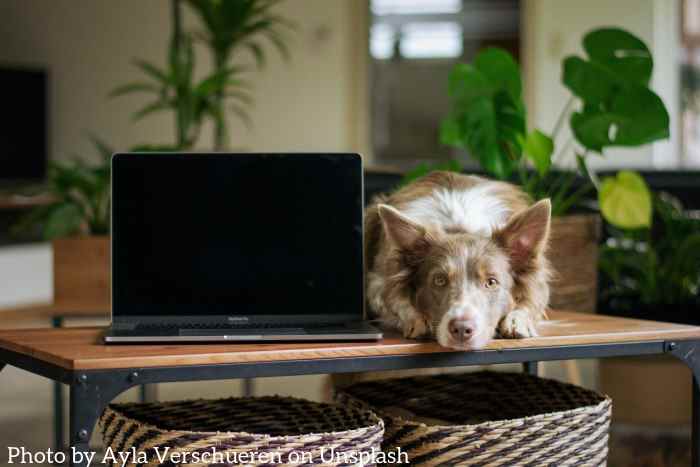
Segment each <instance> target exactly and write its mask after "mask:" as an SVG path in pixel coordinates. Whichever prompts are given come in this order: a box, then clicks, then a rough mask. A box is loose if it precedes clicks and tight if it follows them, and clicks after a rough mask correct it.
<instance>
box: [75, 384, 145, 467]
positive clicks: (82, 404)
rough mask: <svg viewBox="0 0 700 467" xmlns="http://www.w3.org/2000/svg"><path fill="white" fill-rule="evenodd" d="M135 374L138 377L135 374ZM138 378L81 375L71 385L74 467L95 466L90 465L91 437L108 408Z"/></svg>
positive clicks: (92, 463)
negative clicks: (124, 378) (123, 379)
mask: <svg viewBox="0 0 700 467" xmlns="http://www.w3.org/2000/svg"><path fill="white" fill-rule="evenodd" d="M133 375H136V376H137V375H138V373H137V372H134V373H133ZM134 381H135V377H130V379H128V380H127V381H121V379H120V378H119V375H117V374H114V373H110V372H85V373H77V374H76V375H75V379H74V380H73V382H72V383H71V385H70V421H69V423H70V447H71V448H73V449H72V453H76V454H74V457H73V459H72V460H73V461H75V462H71V466H74V467H83V466H87V465H88V464H90V465H95V464H96V462H95V461H94V460H93V462H90V457H89V456H93V455H94V454H93V452H91V451H90V437H91V436H92V432H93V430H94V429H95V425H96V424H97V420H98V419H99V418H100V416H101V415H102V412H103V411H104V409H105V408H106V407H107V405H108V404H109V403H110V402H111V401H112V400H113V399H114V398H115V397H117V396H118V395H119V394H120V393H122V392H123V391H125V390H127V389H128V388H129V387H131V386H133V382H134Z"/></svg>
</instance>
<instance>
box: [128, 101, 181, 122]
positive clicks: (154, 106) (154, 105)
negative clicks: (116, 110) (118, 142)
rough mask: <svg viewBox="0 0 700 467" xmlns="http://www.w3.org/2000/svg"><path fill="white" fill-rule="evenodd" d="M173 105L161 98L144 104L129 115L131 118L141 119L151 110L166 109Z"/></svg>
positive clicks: (151, 111)
mask: <svg viewBox="0 0 700 467" xmlns="http://www.w3.org/2000/svg"><path fill="white" fill-rule="evenodd" d="M172 108H173V105H172V103H170V102H167V101H163V100H158V101H155V102H151V103H150V104H148V105H146V106H145V107H143V108H142V109H141V110H139V111H137V112H136V113H134V114H133V115H132V116H131V119H132V120H134V121H136V120H141V119H142V118H143V117H145V116H146V115H148V114H151V113H153V112H159V111H162V110H167V109H172Z"/></svg>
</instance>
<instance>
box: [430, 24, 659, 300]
mask: <svg viewBox="0 0 700 467" xmlns="http://www.w3.org/2000/svg"><path fill="white" fill-rule="evenodd" d="M583 49H584V50H585V52H586V54H587V56H586V57H585V58H584V57H579V56H569V57H566V58H565V59H564V61H563V64H562V82H563V84H564V86H566V88H567V89H568V90H569V91H571V97H570V98H569V100H568V101H567V102H566V103H565V105H564V106H563V109H562V111H561V114H560V116H559V118H558V119H557V121H556V124H555V125H554V128H553V129H552V131H551V132H545V131H542V130H540V129H536V128H535V129H531V130H528V125H527V112H526V109H525V105H524V103H523V99H522V84H521V74H520V69H519V67H518V65H517V63H516V62H515V61H514V60H513V58H512V57H511V55H510V54H509V53H508V52H506V51H504V50H501V49H498V48H489V49H486V50H484V51H482V52H480V53H479V54H478V55H477V56H476V58H475V59H474V62H473V63H472V64H458V65H456V66H455V68H454V69H453V70H452V72H451V74H450V77H449V83H448V92H449V96H450V98H451V101H452V110H451V113H450V114H449V115H448V116H447V117H446V118H445V119H444V121H443V122H442V127H441V141H442V143H444V144H447V145H450V146H453V147H456V148H459V149H461V150H466V151H467V152H468V154H469V155H470V156H471V157H473V158H475V159H476V160H477V161H478V162H479V163H480V165H481V166H482V167H483V168H484V170H485V171H486V172H487V173H488V174H490V175H491V176H493V177H495V178H497V179H502V180H514V181H517V182H518V183H520V185H521V186H522V187H523V189H524V190H525V191H526V192H527V193H528V194H529V195H530V196H531V197H532V198H533V200H539V199H542V198H545V197H547V198H551V200H552V213H553V215H554V219H553V224H552V236H551V244H550V255H549V256H550V259H551V261H552V263H553V266H554V268H555V271H556V272H557V274H556V279H555V280H556V282H555V286H554V287H553V288H552V292H553V293H552V299H551V303H550V304H551V306H552V307H556V308H567V309H573V310H580V311H593V310H594V309H595V305H596V298H595V297H596V290H597V260H598V254H597V243H598V231H599V229H600V224H599V223H600V221H599V219H598V216H597V215H596V214H584V213H580V212H577V211H576V209H577V208H578V207H580V206H581V202H582V201H583V200H584V199H585V197H586V196H588V195H589V194H590V193H591V192H592V191H594V190H597V192H598V205H599V208H600V212H601V213H602V214H603V217H604V218H605V219H606V220H607V221H608V222H610V223H612V224H613V225H617V226H620V227H645V226H647V225H648V224H649V221H650V218H651V202H650V198H649V194H648V190H647V188H646V184H645V182H644V180H643V179H642V178H641V177H640V176H639V175H637V174H636V173H634V172H628V171H626V172H620V173H619V174H618V175H617V176H616V177H608V178H606V179H604V180H602V181H601V180H598V179H597V177H596V176H595V174H594V173H593V172H592V171H591V170H589V168H588V164H587V160H588V158H589V157H591V154H598V155H600V156H603V155H604V150H605V149H606V148H610V147H613V146H626V147H631V146H640V145H644V144H648V143H651V142H653V141H656V140H659V139H663V138H667V137H668V135H669V117H668V112H667V111H666V108H665V106H664V104H663V102H662V101H661V99H660V98H659V96H657V95H656V94H655V93H654V92H653V91H652V90H651V89H649V87H648V85H649V80H650V78H651V73H652V69H653V60H652V56H651V53H650V51H649V49H648V48H647V46H646V45H645V44H644V42H642V41H641V40H640V39H639V38H637V37H635V36H634V35H632V34H630V33H629V32H626V31H623V30H621V29H615V28H604V29H596V30H594V31H591V32H589V33H588V34H586V35H585V37H584V38H583ZM567 126H568V127H569V128H570V133H571V137H570V138H568V140H567V138H565V136H563V133H564V129H565V127H567ZM567 153H569V154H571V153H573V155H574V156H575V160H576V169H572V170H560V171H555V170H553V165H554V163H555V162H557V161H560V160H561V158H562V156H564V155H566V154H567ZM579 177H581V178H583V179H584V180H583V182H581V180H580V179H579Z"/></svg>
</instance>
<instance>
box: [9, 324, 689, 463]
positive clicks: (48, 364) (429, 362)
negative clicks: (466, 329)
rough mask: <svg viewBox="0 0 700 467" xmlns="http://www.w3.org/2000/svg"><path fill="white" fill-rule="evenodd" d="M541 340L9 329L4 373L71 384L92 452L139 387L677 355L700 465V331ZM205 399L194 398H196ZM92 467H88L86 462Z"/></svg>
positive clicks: (575, 333) (553, 328)
mask: <svg viewBox="0 0 700 467" xmlns="http://www.w3.org/2000/svg"><path fill="white" fill-rule="evenodd" d="M550 316H551V318H552V319H551V320H550V321H548V322H545V323H543V324H541V325H540V327H539V330H540V334H541V336H540V337H536V338H531V339H523V340H494V341H493V342H492V343H491V344H490V345H489V346H488V347H487V348H486V349H484V350H480V351H475V352H459V351H451V350H448V349H444V348H442V347H440V346H438V345H437V344H436V343H432V342H417V341H411V340H406V339H402V338H400V337H396V336H389V337H387V338H385V339H384V340H382V341H380V342H373V343H287V344H211V345H199V344H197V345H112V346H105V345H103V344H102V343H101V333H102V329H99V328H66V329H32V330H8V331H0V368H2V366H4V365H5V364H7V365H13V366H16V367H19V368H22V369H25V370H27V371H30V372H32V373H35V374H38V375H42V376H45V377H47V378H50V379H53V380H55V381H59V382H62V383H64V384H67V385H69V386H70V404H71V407H70V432H71V433H70V440H71V446H72V447H75V448H76V449H77V450H80V451H86V450H87V449H88V445H87V443H88V440H89V438H90V434H91V433H92V430H93V428H94V426H95V423H96V421H97V419H98V417H99V416H100V414H101V413H102V411H103V410H104V408H105V407H106V405H107V404H109V402H110V401H111V400H113V399H114V398H115V397H116V396H117V395H119V394H120V393H122V392H123V391H125V390H127V389H129V388H130V387H132V386H134V385H138V384H145V383H160V382H176V381H198V380H215V379H232V378H253V377H265V376H288V375H303V374H324V373H343V372H360V371H380V370H396V369H411V368H429V367H450V366H462V365H488V364H500V363H523V364H525V365H526V369H528V370H529V371H531V372H536V370H537V366H536V362H538V361H550V360H568V359H581V358H604V357H621V356H636V355H658V354H670V355H673V356H675V357H677V358H679V359H680V360H681V361H683V362H684V363H685V364H686V365H688V367H689V368H690V369H691V371H692V372H693V375H694V378H693V422H692V424H693V427H692V428H693V440H692V449H693V466H695V467H700V457H699V456H698V453H699V452H700V450H699V447H700V446H699V442H700V441H699V440H700V438H698V433H700V431H699V430H700V404H699V403H700V385H699V381H700V327H695V326H685V325H679V324H669V323H657V322H652V321H641V320H631V319H623V318H615V317H609V316H602V315H590V314H579V313H571V312H551V314H550ZM192 396H193V397H196V395H195V394H193V395H192ZM77 465H84V464H77Z"/></svg>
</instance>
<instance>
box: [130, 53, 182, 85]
mask: <svg viewBox="0 0 700 467" xmlns="http://www.w3.org/2000/svg"><path fill="white" fill-rule="evenodd" d="M134 65H136V66H137V67H138V68H140V69H141V71H143V72H144V73H146V74H147V75H149V76H150V77H152V78H153V79H155V80H156V81H160V82H161V83H163V84H173V80H172V77H171V76H169V75H168V74H167V73H166V72H165V71H164V70H161V69H160V68H158V67H157V66H155V65H153V64H152V63H149V62H147V61H145V60H139V59H136V60H134Z"/></svg>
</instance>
